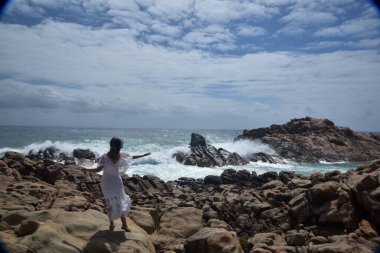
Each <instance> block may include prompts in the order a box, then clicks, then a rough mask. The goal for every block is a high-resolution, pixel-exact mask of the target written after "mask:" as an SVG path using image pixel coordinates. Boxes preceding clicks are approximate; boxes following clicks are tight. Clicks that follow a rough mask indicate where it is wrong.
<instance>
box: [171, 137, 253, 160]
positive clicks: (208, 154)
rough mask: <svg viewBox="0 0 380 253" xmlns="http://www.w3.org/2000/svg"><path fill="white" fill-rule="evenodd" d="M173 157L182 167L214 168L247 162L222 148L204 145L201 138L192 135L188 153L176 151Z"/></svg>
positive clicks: (236, 154)
mask: <svg viewBox="0 0 380 253" xmlns="http://www.w3.org/2000/svg"><path fill="white" fill-rule="evenodd" d="M173 157H174V158H175V159H176V160H177V162H180V163H182V164H184V165H192V166H199V167H215V166H219V167H221V166H226V165H246V164H248V163H249V161H248V160H247V159H245V158H243V157H241V156H240V155H239V154H238V153H235V152H233V153H231V152H229V151H227V150H225V149H222V148H219V149H217V148H215V147H214V146H212V145H209V144H206V141H205V139H204V137H203V136H201V135H199V134H195V133H193V134H192V135H191V143H190V152H182V151H177V152H176V153H174V154H173Z"/></svg>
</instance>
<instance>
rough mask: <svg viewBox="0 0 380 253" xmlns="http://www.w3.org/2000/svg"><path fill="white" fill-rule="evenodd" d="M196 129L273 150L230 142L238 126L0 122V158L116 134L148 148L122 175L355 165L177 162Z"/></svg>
mask: <svg viewBox="0 0 380 253" xmlns="http://www.w3.org/2000/svg"><path fill="white" fill-rule="evenodd" d="M193 132H195V133H199V134H201V135H203V136H204V137H205V138H206V141H207V143H208V144H211V145H214V146H215V147H216V148H224V149H226V150H228V151H231V152H237V153H238V154H240V155H241V156H243V157H244V156H247V155H249V154H251V153H256V152H265V153H268V154H275V151H274V150H273V149H271V147H269V146H268V145H266V144H263V143H260V142H257V141H249V140H241V141H237V142H234V141H233V140H234V138H235V137H236V136H238V135H239V134H241V133H242V130H212V129H210V130H206V129H204V130H197V129H111V128H109V129H104V128H73V127H30V126H28V127H24V126H0V157H2V156H3V155H4V153H5V152H7V151H17V152H21V153H23V154H28V153H29V152H30V151H32V152H38V151H39V150H40V149H45V148H47V147H50V146H54V147H55V148H56V149H58V150H59V152H64V153H66V154H68V155H72V152H73V150H74V149H76V148H82V149H90V150H91V151H93V152H94V153H95V154H97V155H101V154H103V153H106V152H107V151H108V149H109V140H110V139H111V138H112V137H114V136H115V137H120V138H122V139H123V140H124V148H123V150H122V151H123V152H127V153H130V154H132V155H133V154H142V153H145V152H152V155H151V156H148V157H144V158H141V159H136V160H135V161H134V164H133V165H132V166H131V167H130V168H129V169H128V171H127V174H128V175H130V176H131V175H133V174H138V175H140V176H143V175H155V176H158V177H159V178H161V179H162V180H164V181H170V180H175V179H178V178H180V177H193V178H204V177H205V176H207V175H220V174H221V173H222V172H223V170H225V169H227V168H233V169H236V170H241V169H246V170H248V171H255V172H256V173H257V174H262V173H265V172H267V171H276V172H280V171H295V172H296V173H299V174H306V175H307V174H310V173H312V172H317V171H319V172H326V171H329V170H339V171H342V172H344V171H346V170H348V169H351V168H356V167H357V166H358V164H355V163H345V162H338V163H327V162H323V161H321V162H320V163H318V164H298V163H294V162H290V161H284V164H269V163H263V162H250V164H248V165H245V166H226V167H214V168H202V167H196V166H185V165H182V164H180V163H178V162H177V161H176V160H175V159H174V158H173V157H172V155H173V153H175V152H176V151H179V150H180V151H187V150H189V143H190V136H191V133H193ZM82 165H84V166H86V167H95V166H96V164H92V163H86V164H82Z"/></svg>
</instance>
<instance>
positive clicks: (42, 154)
mask: <svg viewBox="0 0 380 253" xmlns="http://www.w3.org/2000/svg"><path fill="white" fill-rule="evenodd" d="M56 154H57V149H56V148H55V147H53V146H52V147H48V148H46V149H43V150H42V149H40V150H39V151H38V152H37V153H34V150H30V151H29V154H28V157H30V158H31V159H33V160H42V159H46V160H53V159H56V158H57V155H56Z"/></svg>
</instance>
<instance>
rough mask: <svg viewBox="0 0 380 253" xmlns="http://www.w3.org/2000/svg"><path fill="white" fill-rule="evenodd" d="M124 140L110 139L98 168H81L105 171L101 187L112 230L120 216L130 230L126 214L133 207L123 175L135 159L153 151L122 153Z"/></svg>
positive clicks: (91, 170)
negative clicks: (125, 188)
mask: <svg viewBox="0 0 380 253" xmlns="http://www.w3.org/2000/svg"><path fill="white" fill-rule="evenodd" d="M122 148H123V141H122V140H121V139H119V138H115V137H114V138H112V139H111V141H110V151H109V152H108V153H106V154H104V155H102V156H101V157H100V159H99V163H98V167H97V168H96V169H86V168H83V167H82V168H81V170H82V171H83V172H100V171H103V175H102V179H101V187H102V192H103V195H104V198H105V200H106V209H107V214H108V218H109V221H110V227H109V228H110V230H114V228H115V224H114V222H113V221H114V220H116V219H118V218H120V219H121V223H122V226H121V228H122V229H124V230H125V231H127V232H130V230H129V228H128V225H127V221H126V216H127V214H128V212H129V209H130V208H131V199H130V198H129V196H128V195H127V194H125V191H124V185H123V180H122V178H121V176H122V175H123V174H124V173H125V172H126V170H127V169H128V167H129V166H130V165H131V164H132V160H133V159H137V158H141V157H144V156H148V155H150V154H151V153H145V154H143V155H134V156H131V155H129V154H127V153H122V152H120V150H121V149H122Z"/></svg>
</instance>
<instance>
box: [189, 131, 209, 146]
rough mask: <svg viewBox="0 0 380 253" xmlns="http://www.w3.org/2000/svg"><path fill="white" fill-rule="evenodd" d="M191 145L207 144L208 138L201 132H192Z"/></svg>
mask: <svg viewBox="0 0 380 253" xmlns="http://www.w3.org/2000/svg"><path fill="white" fill-rule="evenodd" d="M190 146H191V147H196V146H206V139H205V137H203V136H202V135H200V134H197V133H192V134H191V142H190Z"/></svg>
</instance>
